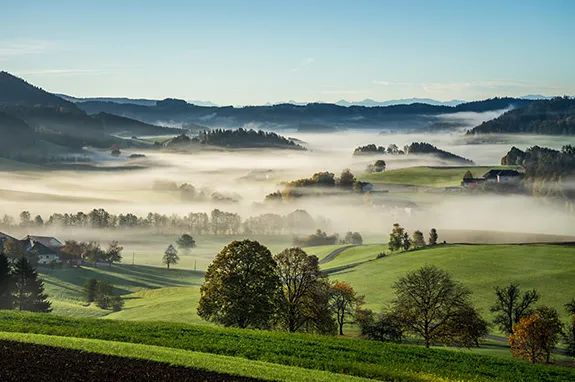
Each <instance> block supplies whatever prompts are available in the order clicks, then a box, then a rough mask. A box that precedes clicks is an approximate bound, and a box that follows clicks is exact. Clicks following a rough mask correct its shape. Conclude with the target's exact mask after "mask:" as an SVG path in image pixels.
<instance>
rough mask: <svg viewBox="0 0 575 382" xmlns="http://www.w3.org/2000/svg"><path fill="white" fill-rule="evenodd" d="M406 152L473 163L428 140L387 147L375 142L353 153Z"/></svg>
mask: <svg viewBox="0 0 575 382" xmlns="http://www.w3.org/2000/svg"><path fill="white" fill-rule="evenodd" d="M406 154H433V155H435V156H437V157H439V158H440V159H444V160H449V161H455V162H461V163H464V164H473V161H472V160H469V159H467V158H463V157H460V156H459V155H455V154H453V153H450V152H448V151H445V150H441V149H439V148H437V147H436V146H433V145H432V144H429V143H426V142H413V143H412V144H410V145H405V146H403V149H401V148H399V147H398V146H397V145H396V144H391V145H389V146H388V147H387V149H386V148H385V147H384V146H377V145H375V144H373V143H371V144H369V145H365V146H359V147H357V148H356V149H355V150H354V151H353V155H355V156H359V155H406Z"/></svg>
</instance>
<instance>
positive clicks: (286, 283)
mask: <svg viewBox="0 0 575 382" xmlns="http://www.w3.org/2000/svg"><path fill="white" fill-rule="evenodd" d="M363 300H364V299H363V296H359V295H357V293H356V292H355V291H354V290H353V288H352V287H351V286H350V285H349V284H347V283H344V282H338V281H335V282H330V281H329V279H328V278H327V277H325V276H324V275H322V273H321V272H320V269H319V262H318V258H317V257H316V256H309V255H307V254H306V253H305V252H304V251H303V250H302V249H301V248H298V247H294V248H288V249H285V250H283V251H282V252H280V253H279V254H277V255H275V256H272V254H271V252H270V251H269V250H268V249H267V248H266V247H265V246H263V245H261V244H260V243H258V242H257V241H251V240H243V241H234V242H232V243H230V244H229V245H227V246H226V247H224V249H222V251H221V252H220V253H219V254H218V255H217V256H216V258H215V260H214V261H213V262H212V264H210V266H209V267H208V270H207V271H206V275H205V282H204V285H202V287H201V297H200V302H199V305H198V315H199V316H200V317H202V318H203V319H205V320H208V321H211V322H215V323H217V324H220V325H224V326H235V327H239V328H257V329H278V330H285V331H288V332H313V333H323V334H334V333H336V332H339V334H342V335H343V326H344V325H345V324H347V323H350V322H353V321H354V320H355V312H356V311H357V310H358V309H359V307H361V306H362V305H363V303H364V301H363Z"/></svg>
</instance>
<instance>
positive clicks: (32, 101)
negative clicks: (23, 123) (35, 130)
mask: <svg viewBox="0 0 575 382" xmlns="http://www.w3.org/2000/svg"><path fill="white" fill-rule="evenodd" d="M0 104H3V105H21V106H36V105H43V106H55V107H64V108H68V109H77V107H76V105H75V104H73V103H72V102H68V101H66V100H64V99H62V98H60V97H58V96H56V95H54V94H52V93H48V92H47V91H44V90H42V89H40V88H39V87H36V86H33V85H30V84H29V83H28V82H26V81H24V80H23V79H21V78H18V77H15V76H13V75H11V74H10V73H7V72H0Z"/></svg>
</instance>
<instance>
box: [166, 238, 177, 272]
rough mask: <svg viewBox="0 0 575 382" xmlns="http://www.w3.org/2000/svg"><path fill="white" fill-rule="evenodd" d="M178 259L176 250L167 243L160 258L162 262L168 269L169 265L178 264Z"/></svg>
mask: <svg viewBox="0 0 575 382" xmlns="http://www.w3.org/2000/svg"><path fill="white" fill-rule="evenodd" d="M179 261H180V257H179V256H178V250H177V249H176V248H175V247H174V246H173V245H172V244H170V245H168V248H167V249H166V252H164V257H163V258H162V262H163V263H164V264H166V266H167V267H168V269H170V265H172V264H174V265H175V264H178V262H179Z"/></svg>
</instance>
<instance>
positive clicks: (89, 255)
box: [82, 241, 104, 268]
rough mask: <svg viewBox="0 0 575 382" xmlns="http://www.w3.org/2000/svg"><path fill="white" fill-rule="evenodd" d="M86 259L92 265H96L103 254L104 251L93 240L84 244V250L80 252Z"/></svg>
mask: <svg viewBox="0 0 575 382" xmlns="http://www.w3.org/2000/svg"><path fill="white" fill-rule="evenodd" d="M82 254H83V255H84V257H85V259H86V260H88V261H89V262H91V263H93V264H94V267H96V268H97V267H98V261H100V260H101V259H102V257H103V256H104V251H103V250H102V248H100V243H97V242H95V241H90V242H89V243H86V244H84V251H83V253H82Z"/></svg>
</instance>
